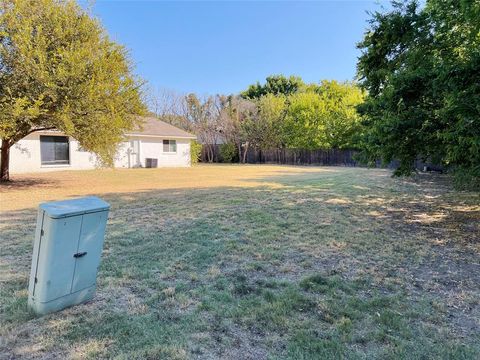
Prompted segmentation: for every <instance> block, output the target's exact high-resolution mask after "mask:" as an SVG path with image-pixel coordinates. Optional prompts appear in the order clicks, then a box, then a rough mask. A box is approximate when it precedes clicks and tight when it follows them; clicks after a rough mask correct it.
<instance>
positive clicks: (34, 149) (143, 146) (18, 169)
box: [10, 131, 190, 174]
mask: <svg viewBox="0 0 480 360" xmlns="http://www.w3.org/2000/svg"><path fill="white" fill-rule="evenodd" d="M41 135H58V136H64V134H62V133H60V132H56V131H48V132H34V133H32V134H30V135H28V136H26V137H25V138H23V139H22V140H20V141H19V142H17V143H16V144H14V145H13V146H12V147H11V148H10V173H11V174H18V173H29V172H44V171H55V170H86V169H95V168H97V167H99V162H98V158H97V156H96V155H95V154H93V153H90V152H87V151H82V150H81V147H80V144H79V143H78V141H77V140H75V139H74V138H72V137H70V138H69V151H70V164H62V165H42V162H41V152H40V136H41ZM164 139H169V140H176V141H177V152H176V153H173V154H171V153H164V152H163V140H164ZM131 141H138V145H139V147H138V148H139V149H140V151H139V153H138V154H137V153H134V152H133V149H132V148H131V145H132V143H131ZM145 158H156V159H158V167H187V166H190V139H176V138H170V137H168V138H167V137H166V138H160V137H148V136H136V137H133V136H132V137H129V139H128V141H125V142H123V143H121V144H120V145H119V150H118V153H117V155H116V157H115V160H114V166H115V167H116V168H131V167H139V166H142V167H144V166H145Z"/></svg>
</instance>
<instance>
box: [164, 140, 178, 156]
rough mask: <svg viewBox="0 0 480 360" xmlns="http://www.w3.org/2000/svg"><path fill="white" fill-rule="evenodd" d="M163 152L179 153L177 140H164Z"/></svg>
mask: <svg viewBox="0 0 480 360" xmlns="http://www.w3.org/2000/svg"><path fill="white" fill-rule="evenodd" d="M163 152H164V153H176V152H177V140H163Z"/></svg>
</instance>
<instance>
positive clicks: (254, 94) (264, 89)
mask: <svg viewBox="0 0 480 360" xmlns="http://www.w3.org/2000/svg"><path fill="white" fill-rule="evenodd" d="M304 86H305V83H304V82H303V80H302V79H301V78H300V77H298V76H289V77H288V78H287V77H285V76H284V75H271V76H268V77H267V79H266V82H265V84H263V85H262V84H260V83H259V82H257V83H255V84H253V85H250V86H249V87H248V89H247V90H245V91H243V92H242V93H241V96H242V97H244V98H245V99H258V98H260V97H262V96H264V95H267V94H273V95H291V94H295V93H296V92H298V91H299V90H300V89H301V88H303V87H304Z"/></svg>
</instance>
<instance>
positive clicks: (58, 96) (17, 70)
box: [0, 0, 145, 180]
mask: <svg viewBox="0 0 480 360" xmlns="http://www.w3.org/2000/svg"><path fill="white" fill-rule="evenodd" d="M131 70H132V69H131V62H130V61H129V58H128V56H127V51H126V50H125V48H123V47H122V46H120V45H118V44H116V43H114V42H112V41H111V40H110V39H109V38H108V36H107V35H106V33H105V31H104V29H103V28H102V26H101V25H100V24H99V22H98V21H97V20H96V19H94V18H92V17H90V16H89V14H88V13H87V12H86V11H84V10H83V9H82V8H80V7H79V6H78V5H77V4H76V3H75V2H74V1H71V0H1V1H0V138H1V139H2V147H1V174H0V176H1V179H2V180H8V179H9V171H8V169H9V150H10V148H11V146H12V145H14V144H15V143H16V142H17V141H18V140H20V139H22V138H23V137H25V136H26V135H28V134H30V133H32V132H34V131H39V130H45V129H53V128H55V129H58V130H60V131H63V132H64V133H66V134H67V135H70V136H72V137H74V138H76V139H77V140H78V141H79V142H80V144H81V145H82V147H83V148H84V149H86V150H88V151H92V152H95V153H96V154H97V155H98V156H99V158H100V160H101V161H102V162H103V163H104V164H106V165H110V164H112V161H113V157H114V155H115V152H116V148H117V144H118V143H119V142H120V141H121V140H122V138H123V134H124V133H125V131H127V130H130V129H132V128H133V127H135V126H137V124H138V122H139V120H138V117H137V116H136V115H140V114H143V113H144V110H145V108H144V105H143V103H142V100H141V92H140V85H141V84H140V82H139V81H138V80H137V79H136V78H135V77H134V76H133V75H132V72H131Z"/></svg>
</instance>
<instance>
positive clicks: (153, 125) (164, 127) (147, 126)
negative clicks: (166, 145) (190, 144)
mask: <svg viewBox="0 0 480 360" xmlns="http://www.w3.org/2000/svg"><path fill="white" fill-rule="evenodd" d="M142 121H143V122H144V123H143V124H142V125H141V128H138V129H137V130H132V131H129V132H128V133H127V135H140V136H159V137H172V138H186V139H196V138H197V137H196V136H195V135H193V134H190V133H188V132H186V131H184V130H182V129H179V128H177V127H176V126H173V125H170V124H168V123H166V122H165V121H161V120H158V119H157V118H154V117H142Z"/></svg>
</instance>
